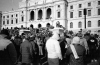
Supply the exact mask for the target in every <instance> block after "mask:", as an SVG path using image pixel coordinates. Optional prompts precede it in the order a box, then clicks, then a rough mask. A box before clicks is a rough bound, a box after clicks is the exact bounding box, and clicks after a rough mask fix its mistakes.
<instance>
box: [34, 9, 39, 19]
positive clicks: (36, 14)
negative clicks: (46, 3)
mask: <svg viewBox="0 0 100 65" xmlns="http://www.w3.org/2000/svg"><path fill="white" fill-rule="evenodd" d="M34 12H35V13H34V15H35V16H34V17H35V20H36V21H37V19H38V9H35V11H34Z"/></svg>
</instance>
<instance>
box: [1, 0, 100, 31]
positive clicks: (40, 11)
mask: <svg viewBox="0 0 100 65" xmlns="http://www.w3.org/2000/svg"><path fill="white" fill-rule="evenodd" d="M84 9H86V14H87V15H86V24H85V18H84ZM57 22H60V24H61V25H62V26H64V27H65V28H66V29H68V30H73V31H74V32H77V31H79V30H80V29H85V25H86V29H87V30H92V31H98V30H99V29H100V0H22V1H21V2H20V3H19V9H18V10H14V11H9V12H3V17H2V28H14V27H29V26H30V25H31V24H32V25H33V26H34V28H38V27H39V26H41V27H46V25H47V24H48V23H49V24H50V25H53V26H54V27H56V23H57Z"/></svg>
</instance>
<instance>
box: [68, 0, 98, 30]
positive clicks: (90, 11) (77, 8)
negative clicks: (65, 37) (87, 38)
mask: <svg viewBox="0 0 100 65" xmlns="http://www.w3.org/2000/svg"><path fill="white" fill-rule="evenodd" d="M84 9H86V24H85V16H84ZM67 10H68V11H67V15H68V29H69V30H73V31H79V30H80V29H87V30H91V31H95V32H96V31H98V30H100V0H69V2H68V9H67ZM85 25H86V28H85Z"/></svg>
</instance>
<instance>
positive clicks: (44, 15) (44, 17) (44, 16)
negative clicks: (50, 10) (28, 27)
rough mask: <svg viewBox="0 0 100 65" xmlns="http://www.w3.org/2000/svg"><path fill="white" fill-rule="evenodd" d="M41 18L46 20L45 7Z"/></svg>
mask: <svg viewBox="0 0 100 65" xmlns="http://www.w3.org/2000/svg"><path fill="white" fill-rule="evenodd" d="M43 20H46V7H44V8H43Z"/></svg>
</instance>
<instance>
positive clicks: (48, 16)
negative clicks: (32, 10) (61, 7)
mask: <svg viewBox="0 0 100 65" xmlns="http://www.w3.org/2000/svg"><path fill="white" fill-rule="evenodd" d="M50 16H51V9H50V8H48V9H47V17H46V19H50Z"/></svg>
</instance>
